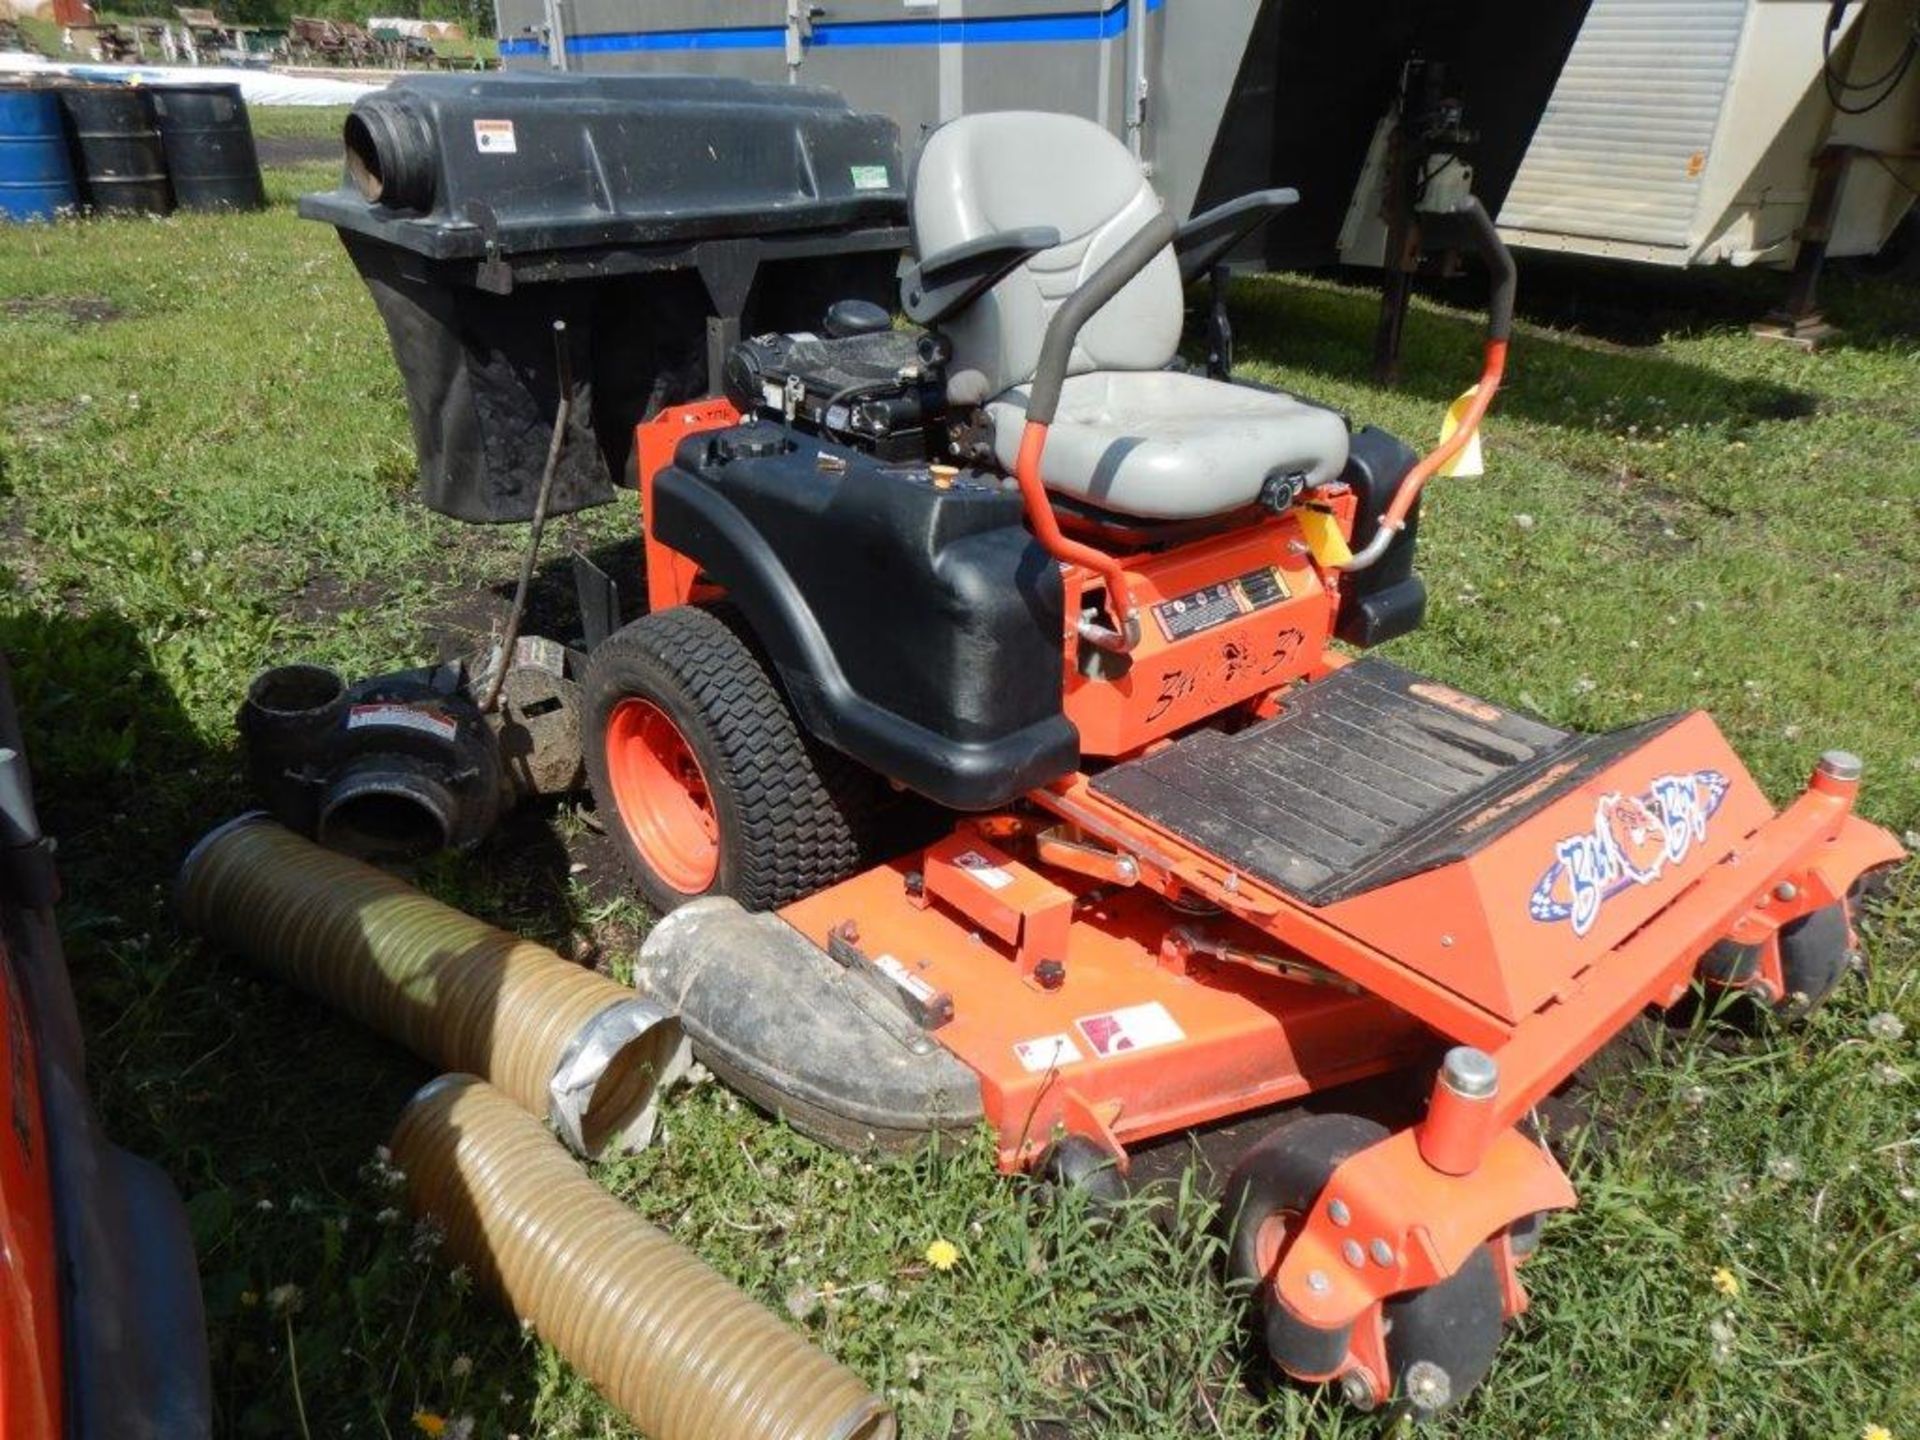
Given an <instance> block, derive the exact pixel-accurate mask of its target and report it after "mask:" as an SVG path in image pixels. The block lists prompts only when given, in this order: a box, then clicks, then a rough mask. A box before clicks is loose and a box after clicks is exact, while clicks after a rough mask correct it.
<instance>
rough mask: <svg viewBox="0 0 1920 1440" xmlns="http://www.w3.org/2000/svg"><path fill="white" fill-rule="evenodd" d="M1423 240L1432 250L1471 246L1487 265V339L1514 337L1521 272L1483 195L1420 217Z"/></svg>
mask: <svg viewBox="0 0 1920 1440" xmlns="http://www.w3.org/2000/svg"><path fill="white" fill-rule="evenodd" d="M1420 238H1421V244H1422V245H1423V246H1425V247H1426V248H1427V249H1429V250H1470V251H1472V252H1473V253H1474V254H1476V255H1478V256H1479V257H1480V261H1481V263H1482V264H1484V265H1485V266H1486V267H1487V278H1488V292H1487V339H1488V340H1499V341H1506V340H1510V339H1512V338H1513V309H1514V304H1515V302H1516V300H1517V299H1518V296H1519V289H1520V272H1519V268H1518V267H1517V266H1516V265H1515V264H1514V260H1513V252H1512V251H1511V250H1509V249H1508V248H1507V242H1506V241H1504V240H1502V239H1501V238H1500V229H1499V227H1498V226H1497V225H1495V224H1494V223H1493V217H1492V216H1491V215H1489V214H1487V207H1486V206H1484V205H1482V204H1481V203H1480V197H1479V196H1477V195H1472V196H1469V197H1467V203H1466V204H1464V205H1462V206H1461V207H1460V208H1459V209H1458V210H1450V211H1447V212H1445V213H1444V214H1423V215H1421V217H1420Z"/></svg>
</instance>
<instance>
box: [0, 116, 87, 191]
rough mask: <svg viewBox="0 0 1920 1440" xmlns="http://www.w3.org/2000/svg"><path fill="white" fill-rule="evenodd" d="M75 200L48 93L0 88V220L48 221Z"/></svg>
mask: <svg viewBox="0 0 1920 1440" xmlns="http://www.w3.org/2000/svg"><path fill="white" fill-rule="evenodd" d="M79 201H80V196H79V193H78V192H77V191H76V190H75V189H74V185H73V159H72V157H71V156H70V155H69V154H68V153H67V136H66V131H65V129H64V128H63V127H62V125H61V123H60V102H59V101H58V100H56V99H55V98H54V94H53V92H52V91H51V90H26V89H0V220H51V219H53V218H54V217H55V216H56V215H58V214H60V213H61V212H62V211H70V210H72V209H73V208H74V207H75V206H76V205H78V204H79Z"/></svg>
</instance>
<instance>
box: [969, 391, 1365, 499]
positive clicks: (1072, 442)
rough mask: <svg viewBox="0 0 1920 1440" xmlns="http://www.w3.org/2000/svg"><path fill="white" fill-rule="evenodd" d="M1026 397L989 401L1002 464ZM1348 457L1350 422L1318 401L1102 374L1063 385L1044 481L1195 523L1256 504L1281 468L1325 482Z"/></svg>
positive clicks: (1011, 449) (1010, 394)
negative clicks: (1198, 520) (1194, 521)
mask: <svg viewBox="0 0 1920 1440" xmlns="http://www.w3.org/2000/svg"><path fill="white" fill-rule="evenodd" d="M1026 399H1027V389H1026V387H1025V386H1024V385H1022V386H1019V387H1017V388H1015V389H1013V390H1009V391H1007V392H1006V393H1005V394H1004V395H1002V396H1000V397H999V398H998V399H996V400H994V401H993V402H992V403H991V404H989V405H988V407H987V413H988V416H989V417H990V418H991V420H992V422H993V445H994V452H995V455H996V457H997V458H998V460H999V461H1000V463H1001V465H1003V466H1004V467H1006V468H1007V469H1008V470H1011V469H1012V468H1013V462H1014V458H1015V455H1016V453H1017V452H1018V450H1019V448H1020V433H1021V431H1022V430H1023V429H1024V428H1025V423H1026V413H1025V412H1026ZM1346 463H1347V426H1346V422H1345V421H1344V420H1343V419H1341V417H1340V416H1339V415H1337V414H1336V413H1335V412H1333V411H1331V410H1328V409H1324V408H1323V407H1321V406H1318V405H1310V404H1307V403H1306V402H1305V401H1302V400H1296V399H1294V398H1293V397H1292V396H1291V395H1276V394H1274V393H1272V392H1271V391H1267V390H1254V389H1250V388H1248V387H1246V386H1244V385H1229V384H1225V383H1223V382H1221V381H1218V380H1208V379H1206V378H1204V377H1202V376H1199V375H1183V374H1180V373H1178V372H1176V371H1171V370H1097V371H1094V372H1093V373H1092V374H1088V375H1075V376H1072V377H1070V378H1069V379H1068V380H1067V383H1066V386H1065V388H1064V389H1063V390H1062V391H1061V393H1060V409H1059V413H1058V414H1057V415H1056V416H1055V418H1054V422H1053V426H1052V428H1051V430H1049V431H1048V434H1047V448H1046V450H1045V452H1044V453H1043V455H1042V456H1041V460H1040V478H1041V480H1042V482H1043V483H1044V484H1045V485H1046V486H1047V488H1048V489H1050V490H1055V491H1058V492H1060V493H1062V494H1065V495H1073V496H1078V497H1079V498H1081V499H1083V500H1085V501H1086V502H1087V503H1088V504H1090V505H1096V506H1098V507H1100V508H1101V509H1103V510H1112V511H1115V512H1117V513H1119V514H1122V515H1133V516H1138V517H1141V518H1144V519H1152V520H1190V519H1196V518H1199V517H1201V516H1205V515H1217V514H1221V513H1223V512H1225V511H1228V510H1237V509H1239V508H1240V507H1241V506H1244V505H1251V504H1253V503H1254V501H1256V500H1258V499H1259V498H1260V487H1261V486H1262V485H1263V484H1264V483H1265V482H1266V479H1267V477H1268V476H1269V475H1272V474H1274V473H1276V472H1278V473H1281V474H1298V475H1304V476H1306V477H1307V483H1308V484H1309V485H1320V484H1325V483H1326V482H1328V481H1331V480H1333V479H1335V478H1336V477H1337V476H1338V475H1339V474H1340V472H1341V471H1342V470H1343V469H1345V468H1346Z"/></svg>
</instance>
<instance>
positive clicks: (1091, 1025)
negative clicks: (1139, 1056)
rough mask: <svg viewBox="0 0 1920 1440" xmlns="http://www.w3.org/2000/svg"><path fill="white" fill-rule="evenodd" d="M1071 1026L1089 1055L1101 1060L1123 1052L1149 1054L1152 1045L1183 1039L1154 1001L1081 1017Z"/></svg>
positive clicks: (1167, 1043)
mask: <svg viewBox="0 0 1920 1440" xmlns="http://www.w3.org/2000/svg"><path fill="white" fill-rule="evenodd" d="M1073 1023H1074V1024H1075V1025H1076V1026H1078V1027H1079V1030H1080V1033H1081V1034H1082V1035H1084V1036H1085V1037H1086V1040H1087V1044H1089V1045H1091V1046H1092V1047H1093V1053H1094V1054H1096V1055H1101V1056H1106V1055H1118V1054H1120V1053H1121V1052H1122V1051H1126V1050H1151V1049H1153V1048H1154V1047H1155V1046H1156V1045H1171V1044H1173V1043H1174V1042H1175V1041H1177V1040H1184V1039H1186V1038H1187V1032H1186V1031H1184V1030H1182V1029H1181V1028H1180V1025H1179V1022H1178V1021H1176V1020H1175V1019H1174V1018H1173V1016H1172V1015H1171V1014H1170V1013H1168V1011H1167V1007H1166V1006H1164V1005H1162V1004H1161V1003H1160V1002H1159V1001H1157V1000H1155V1001H1153V1002H1151V1003H1149V1004H1146V1005H1128V1006H1126V1007H1125V1008H1124V1009H1120V1010H1109V1011H1107V1012H1106V1013H1105V1014H1101V1015H1083V1016H1081V1017H1080V1019H1078V1020H1076V1021H1074V1022H1073Z"/></svg>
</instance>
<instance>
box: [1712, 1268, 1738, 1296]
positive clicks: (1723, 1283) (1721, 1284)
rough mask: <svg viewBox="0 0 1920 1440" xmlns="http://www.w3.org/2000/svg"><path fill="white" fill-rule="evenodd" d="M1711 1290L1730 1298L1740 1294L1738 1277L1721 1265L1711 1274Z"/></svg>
mask: <svg viewBox="0 0 1920 1440" xmlns="http://www.w3.org/2000/svg"><path fill="white" fill-rule="evenodd" d="M1713 1288H1714V1289H1716V1290H1718V1291H1719V1292H1720V1293H1721V1294H1722V1295H1725V1296H1727V1297H1728V1298H1732V1297H1733V1296H1735V1295H1738V1294H1739V1293H1740V1277H1739V1276H1738V1275H1735V1274H1734V1273H1733V1271H1731V1270H1729V1269H1728V1268H1727V1267H1726V1266H1724V1265H1722V1266H1721V1267H1720V1268H1719V1269H1718V1270H1716V1271H1714V1272H1713Z"/></svg>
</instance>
